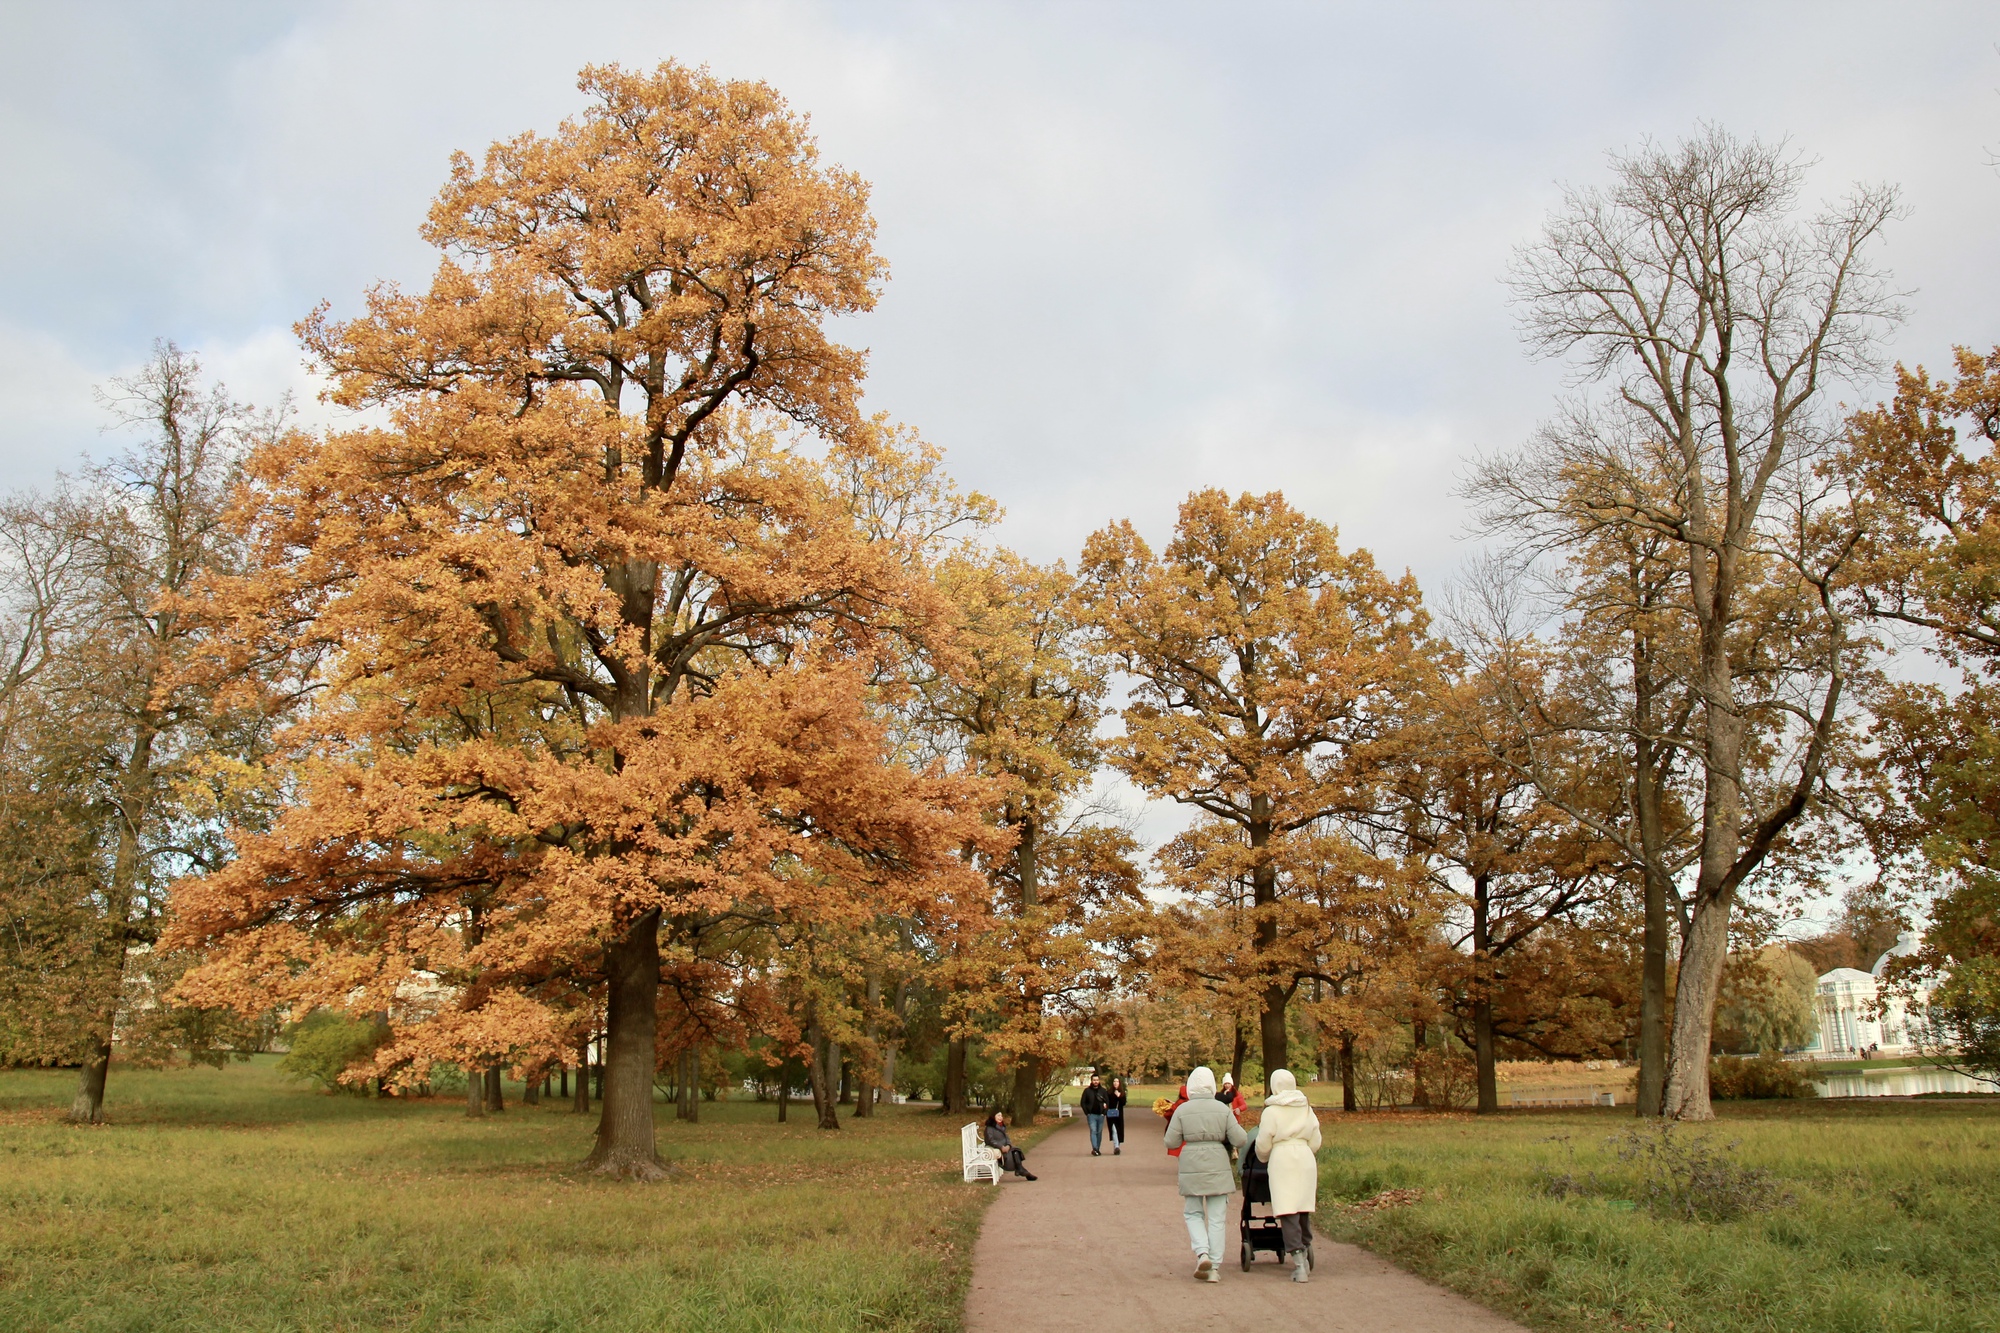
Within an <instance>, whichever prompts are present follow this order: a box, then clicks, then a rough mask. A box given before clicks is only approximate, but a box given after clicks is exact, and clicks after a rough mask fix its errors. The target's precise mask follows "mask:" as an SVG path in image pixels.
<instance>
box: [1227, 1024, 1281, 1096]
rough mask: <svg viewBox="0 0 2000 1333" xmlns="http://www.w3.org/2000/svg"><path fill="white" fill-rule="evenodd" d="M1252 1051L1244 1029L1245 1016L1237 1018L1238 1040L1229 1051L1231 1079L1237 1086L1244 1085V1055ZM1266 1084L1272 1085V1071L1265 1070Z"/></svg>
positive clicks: (1267, 1085)
mask: <svg viewBox="0 0 2000 1333" xmlns="http://www.w3.org/2000/svg"><path fill="white" fill-rule="evenodd" d="M1249 1053H1250V1042H1249V1039H1248V1037H1247V1036H1246V1034H1245V1033H1244V1031H1243V1017H1242V1015H1240V1014H1239V1015H1237V1018H1236V1041H1235V1043H1234V1045H1233V1047H1232V1048H1231V1050H1230V1052H1229V1080H1230V1082H1232V1083H1234V1084H1235V1085H1236V1086H1237V1087H1239V1088H1240V1087H1242V1086H1243V1057H1244V1056H1246V1055H1248V1054H1249ZM1264 1086H1265V1087H1267V1088H1268V1087H1269V1086H1271V1071H1270V1070H1268V1069H1267V1070H1265V1071H1264Z"/></svg>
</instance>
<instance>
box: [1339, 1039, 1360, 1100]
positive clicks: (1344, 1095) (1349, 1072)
mask: <svg viewBox="0 0 2000 1333" xmlns="http://www.w3.org/2000/svg"><path fill="white" fill-rule="evenodd" d="M1340 1109H1341V1110H1343V1111H1358V1110H1360V1109H1361V1106H1360V1103H1359V1102H1358V1101H1356V1100H1355V1096H1354V1038H1353V1037H1351V1036H1343V1037H1342V1038H1341V1039H1340Z"/></svg>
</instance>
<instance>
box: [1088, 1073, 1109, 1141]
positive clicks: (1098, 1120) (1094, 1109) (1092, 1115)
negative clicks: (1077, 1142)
mask: <svg viewBox="0 0 2000 1333" xmlns="http://www.w3.org/2000/svg"><path fill="white" fill-rule="evenodd" d="M1109 1100H1110V1098H1109V1097H1108V1096H1107V1095H1106V1093H1105V1091H1104V1085H1103V1084H1102V1083H1100V1082H1098V1079H1097V1075H1095V1074H1092V1075H1091V1076H1090V1086H1089V1087H1087V1088H1085V1089H1084V1090H1083V1122H1084V1123H1085V1124H1086V1125H1089V1126H1090V1155H1091V1156H1092V1157H1102V1156H1104V1151H1103V1149H1104V1106H1105V1103H1106V1102H1107V1101H1109Z"/></svg>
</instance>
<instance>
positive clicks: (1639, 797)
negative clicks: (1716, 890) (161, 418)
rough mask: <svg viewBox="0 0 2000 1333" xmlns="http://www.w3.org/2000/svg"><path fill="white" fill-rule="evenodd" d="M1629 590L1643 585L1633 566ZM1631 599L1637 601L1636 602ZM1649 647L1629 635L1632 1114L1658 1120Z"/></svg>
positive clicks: (1655, 819) (1660, 987) (1663, 996)
mask: <svg viewBox="0 0 2000 1333" xmlns="http://www.w3.org/2000/svg"><path fill="white" fill-rule="evenodd" d="M1631 579H1632V586H1633V588H1634V589H1635V590H1636V589H1639V588H1642V587H1643V586H1644V583H1645V580H1644V576H1643V572H1642V571H1641V570H1640V569H1639V568H1638V567H1637V566H1636V565H1635V566H1634V567H1633V569H1632V572H1631ZM1635 600H1638V598H1637V597H1635ZM1657 690H1658V686H1657V684H1656V683H1655V682H1654V680H1653V642H1652V639H1651V637H1650V636H1649V635H1647V634H1646V633H1645V632H1644V631H1643V630H1635V631H1634V633H1633V635H1632V719H1633V723H1634V726H1633V741H1632V804H1633V807H1634V809H1633V815H1634V816H1635V818H1636V819H1637V820H1638V824H1639V852H1640V861H1641V863H1642V864H1641V866H1640V872H1641V880H1640V896H1641V898H1642V899H1643V901H1644V922H1643V926H1642V928H1641V931H1640V943H1639V1082H1638V1088H1637V1102H1636V1104H1635V1105H1634V1107H1633V1110H1634V1111H1635V1112H1636V1113H1637V1114H1639V1115H1641V1116H1657V1115H1659V1114H1660V1112H1661V1109H1662V1107H1663V1106H1664V1105H1665V1103H1666V1090H1667V889H1668V885H1667V877H1666V874H1665V872H1664V870H1663V869H1662V868H1661V866H1662V858H1663V857H1664V856H1665V841H1666V832H1665V828H1664V821H1663V820H1662V818H1661V813H1660V781H1659V778H1660V771H1659V760H1658V757H1657V756H1656V755H1655V753H1654V746H1653V735H1654V726H1655V722H1654V717H1653V699H1654V695H1655V693H1656V692H1657Z"/></svg>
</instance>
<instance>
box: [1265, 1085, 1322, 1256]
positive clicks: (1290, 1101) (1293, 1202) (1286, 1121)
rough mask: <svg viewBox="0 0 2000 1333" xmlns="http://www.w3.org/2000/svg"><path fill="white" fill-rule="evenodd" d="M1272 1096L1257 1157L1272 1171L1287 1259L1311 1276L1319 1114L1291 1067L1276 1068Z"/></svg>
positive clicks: (1273, 1207)
mask: <svg viewBox="0 0 2000 1333" xmlns="http://www.w3.org/2000/svg"><path fill="white" fill-rule="evenodd" d="M1270 1089H1271V1095H1270V1096H1268V1097H1266V1098H1265V1099H1264V1115H1263V1118H1262V1119H1261V1120H1259V1121H1258V1123H1257V1146H1256V1149H1255V1151H1256V1153H1257V1160H1258V1161H1260V1162H1264V1163H1267V1164H1268V1165H1269V1167H1270V1172H1271V1212H1272V1215H1273V1216H1275V1217H1276V1218H1277V1219H1278V1226H1279V1227H1280V1228H1281V1229H1282V1231H1283V1233H1284V1239H1283V1241H1282V1243H1283V1245H1284V1247H1285V1258H1287V1259H1289V1260H1290V1261H1291V1264H1292V1281H1294V1282H1307V1281H1310V1280H1311V1278H1312V1263H1311V1261H1310V1259H1309V1257H1308V1256H1307V1254H1306V1229H1305V1224H1304V1223H1303V1222H1301V1220H1300V1217H1301V1215H1302V1214H1305V1213H1310V1212H1312V1211H1313V1205H1314V1204H1315V1203H1316V1202H1317V1201H1318V1199H1319V1158H1318V1156H1317V1154H1318V1152H1319V1117H1318V1116H1316V1115H1314V1114H1313V1109H1312V1107H1311V1106H1310V1105H1308V1104H1307V1102H1306V1095H1305V1094H1304V1093H1303V1092H1300V1091H1299V1081H1298V1080H1297V1079H1296V1078H1294V1077H1292V1071H1291V1070H1289V1069H1275V1070H1272V1071H1271V1082H1270Z"/></svg>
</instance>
